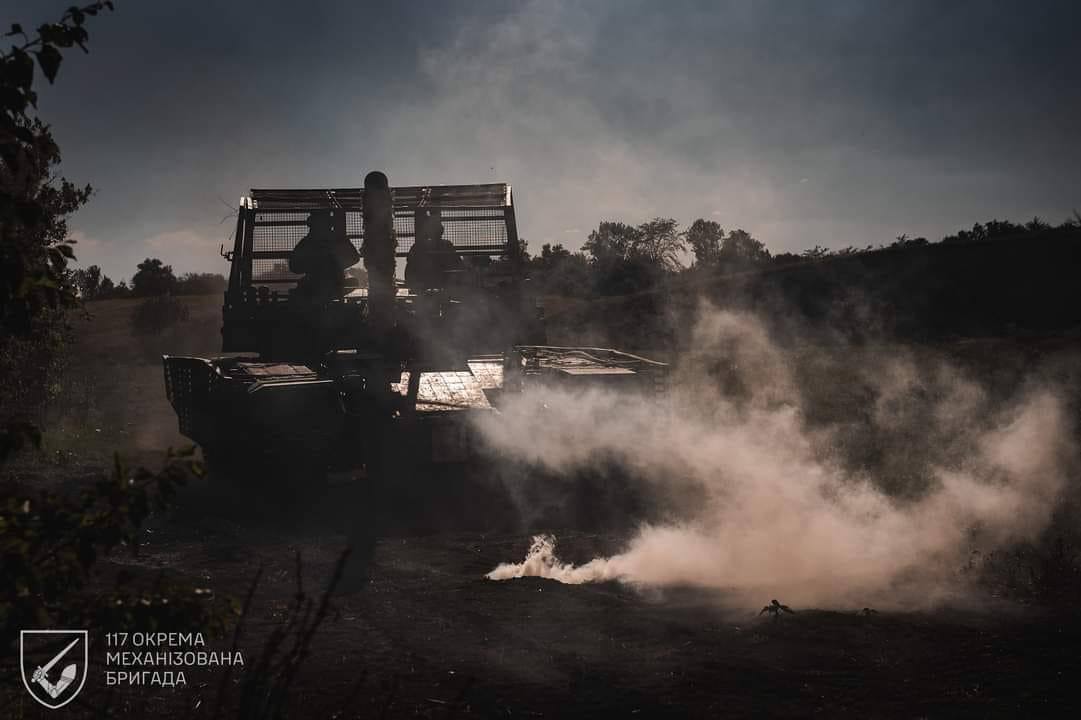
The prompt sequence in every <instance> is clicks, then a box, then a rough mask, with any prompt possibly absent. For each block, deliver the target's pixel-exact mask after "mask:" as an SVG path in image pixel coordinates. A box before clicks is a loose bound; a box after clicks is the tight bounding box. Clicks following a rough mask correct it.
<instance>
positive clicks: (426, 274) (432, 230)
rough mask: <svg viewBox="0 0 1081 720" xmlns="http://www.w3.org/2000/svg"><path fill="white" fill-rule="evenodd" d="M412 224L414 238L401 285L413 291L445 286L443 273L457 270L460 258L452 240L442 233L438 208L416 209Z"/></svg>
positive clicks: (460, 262)
mask: <svg viewBox="0 0 1081 720" xmlns="http://www.w3.org/2000/svg"><path fill="white" fill-rule="evenodd" d="M413 227H414V232H415V238H416V239H415V241H414V242H413V247H411V248H410V249H409V255H408V256H407V257H406V261H405V284H406V285H407V286H408V287H409V288H411V289H413V290H430V289H439V288H443V287H445V286H446V284H447V273H448V272H450V271H453V270H458V269H460V268H461V266H462V260H461V258H459V257H458V251H457V250H456V249H455V247H454V243H452V242H451V241H450V240H447V239H446V238H445V237H444V236H443V220H442V217H441V216H440V214H439V210H435V209H425V208H417V210H416V212H415V213H414V214H413Z"/></svg>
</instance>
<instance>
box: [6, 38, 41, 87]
mask: <svg viewBox="0 0 1081 720" xmlns="http://www.w3.org/2000/svg"><path fill="white" fill-rule="evenodd" d="M6 65H7V67H6V68H4V69H5V70H6V71H7V72H5V73H4V74H5V75H8V72H10V75H8V77H10V79H11V81H12V83H11V84H12V85H16V86H17V87H21V88H28V87H30V86H31V85H32V84H33V83H34V61H33V60H32V59H31V58H30V56H29V55H27V54H26V53H25V52H24V51H23V50H21V49H20V48H12V49H11V57H10V58H8V60H7V63H6ZM7 79H8V78H5V80H7Z"/></svg>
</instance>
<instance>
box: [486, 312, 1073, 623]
mask: <svg viewBox="0 0 1081 720" xmlns="http://www.w3.org/2000/svg"><path fill="white" fill-rule="evenodd" d="M826 346H828V347H829V349H828V350H827V349H824V348H825V347H826ZM690 349H691V351H690V352H689V353H686V354H685V357H686V358H687V359H686V360H683V361H681V362H680V363H679V365H678V366H677V367H676V368H674V380H675V386H674V390H673V393H672V397H671V398H670V400H668V401H667V402H659V401H658V400H657V399H655V398H648V397H636V396H620V395H617V394H613V393H609V392H590V393H587V394H581V393H577V394H575V393H568V392H561V391H558V390H553V389H546V390H543V391H540V390H538V391H535V392H527V393H525V394H524V395H522V396H521V397H520V398H516V399H514V400H513V401H512V402H510V403H508V405H507V406H506V407H505V408H504V412H503V413H502V414H501V416H500V417H499V418H498V419H496V420H494V421H488V422H485V423H484V424H483V426H482V432H483V434H484V436H485V437H486V439H487V441H488V442H489V443H490V444H491V445H492V446H493V447H494V448H496V449H497V450H499V451H500V452H502V453H503V454H505V455H506V456H508V457H512V458H515V459H517V460H519V461H527V462H531V463H536V464H538V465H540V466H541V467H543V468H544V469H545V470H547V471H553V472H558V473H566V474H571V473H574V472H576V471H579V470H582V469H587V468H589V467H590V466H592V465H595V464H597V463H602V462H611V461H616V462H618V463H619V464H620V465H621V466H623V467H625V468H627V469H628V470H629V471H632V472H633V474H635V475H636V476H640V477H644V478H645V479H646V482H647V483H648V484H649V485H650V487H651V489H652V490H653V491H655V492H659V493H660V494H661V495H663V494H664V493H666V492H669V493H672V494H679V493H685V492H687V490H686V488H687V487H688V484H689V485H690V486H692V487H694V488H695V489H696V490H695V492H696V495H695V499H694V500H693V502H692V503H690V504H692V505H694V507H695V509H694V510H693V511H690V512H681V513H678V514H671V516H668V517H662V518H659V519H656V518H655V519H651V520H649V521H648V522H644V523H643V524H642V525H641V526H640V527H638V529H637V531H636V533H634V534H633V536H632V537H631V539H630V540H629V542H628V543H627V544H626V546H625V547H624V548H623V549H622V550H621V551H620V552H618V553H616V554H614V555H612V556H610V557H599V558H595V559H593V560H592V561H590V562H587V563H585V564H581V565H574V564H569V563H563V562H561V561H560V560H559V558H558V557H557V555H556V548H555V543H556V540H555V538H554V537H552V536H549V535H539V536H537V537H535V538H534V542H533V545H532V547H531V548H530V550H529V552H528V555H527V557H526V558H525V560H524V561H523V562H520V563H505V564H502V565H500V566H499V567H497V568H495V569H494V570H493V571H491V572H490V573H489V574H488V576H487V577H489V578H490V579H493V580H505V579H510V578H516V577H522V576H539V577H545V578H551V579H554V580H558V581H561V582H564V583H586V582H603V581H611V580H616V581H620V582H624V583H628V584H632V585H637V586H646V587H665V586H697V587H702V588H709V589H715V590H718V591H722V594H723V595H724V596H725V597H729V598H732V601H733V602H737V603H738V602H743V601H746V602H748V603H752V604H753V603H754V602H756V601H757V602H758V604H761V601H762V598H770V597H779V598H781V599H782V601H783V602H787V603H790V604H799V605H802V606H805V607H806V606H817V607H857V608H858V607H863V606H867V605H872V604H873V605H877V606H879V607H927V606H932V605H936V604H942V603H947V602H954V601H956V600H959V599H960V598H962V597H964V596H965V590H964V585H963V582H962V580H961V578H960V573H959V569H960V568H961V567H962V566H963V565H964V564H965V562H966V559H967V558H969V557H970V553H971V552H972V551H973V550H974V549H977V548H978V549H980V550H981V551H984V552H986V551H987V550H991V549H994V548H998V547H1002V546H1004V545H1007V544H1009V543H1013V542H1018V541H1025V540H1032V539H1035V538H1036V537H1037V536H1038V535H1039V533H1040V532H1041V531H1042V530H1043V529H1044V528H1046V527H1047V525H1048V523H1049V522H1050V520H1051V516H1052V513H1053V511H1054V508H1055V506H1056V503H1057V501H1058V499H1059V497H1060V495H1061V494H1062V493H1063V492H1064V489H1065V487H1066V482H1067V478H1068V477H1069V476H1070V475H1071V473H1072V472H1073V471H1074V470H1075V469H1076V450H1075V447H1074V446H1073V442H1072V439H1071V438H1072V435H1071V428H1070V424H1071V423H1070V420H1069V413H1068V412H1067V408H1066V406H1065V401H1064V400H1063V399H1062V394H1061V392H1057V391H1056V389H1055V388H1054V387H1050V386H1048V385H1047V384H1046V383H1036V382H1032V383H1021V384H1020V385H1019V386H1018V387H1016V388H1013V389H1012V390H1011V391H1010V392H1009V393H1007V394H1006V396H998V397H996V396H995V394H994V393H992V392H991V391H989V390H986V389H984V388H983V387H981V386H980V385H979V384H978V383H977V382H975V381H973V380H971V379H968V378H966V377H965V374H964V373H963V372H962V371H961V370H959V369H957V368H956V367H953V366H952V365H950V364H949V363H946V362H945V361H942V360H940V359H936V360H934V361H933V362H928V361H927V360H925V359H920V358H919V357H917V355H916V354H915V353H914V352H910V351H908V350H906V349H904V348H898V347H889V348H878V349H875V348H871V349H868V348H866V347H840V348H838V346H837V344H836V343H834V342H831V343H823V344H820V345H819V346H815V345H814V344H813V343H808V342H803V341H801V342H787V343H786V344H784V346H783V347H782V345H781V344H780V343H779V342H777V341H775V340H774V339H773V337H772V336H771V333H770V331H768V330H767V329H766V328H765V327H764V326H763V325H762V324H760V323H759V322H758V321H757V320H756V319H755V318H754V317H752V316H749V315H745V314H735V313H730V312H721V311H716V310H712V309H707V310H704V311H702V312H701V313H700V318H699V320H698V322H697V325H696V327H695V330H694V332H693V339H692V342H691V343H690ZM827 355H828V357H826V356H827ZM838 367H843V368H847V371H848V374H847V375H846V376H845V377H844V378H839V377H837V368H838ZM811 398H813V402H812V399H811ZM831 401H832V405H831ZM812 406H814V407H812ZM823 406H824V407H827V408H830V407H832V408H833V411H832V412H826V413H825V414H824V415H823V411H822V410H821V407H823Z"/></svg>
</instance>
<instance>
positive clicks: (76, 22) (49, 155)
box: [0, 2, 112, 335]
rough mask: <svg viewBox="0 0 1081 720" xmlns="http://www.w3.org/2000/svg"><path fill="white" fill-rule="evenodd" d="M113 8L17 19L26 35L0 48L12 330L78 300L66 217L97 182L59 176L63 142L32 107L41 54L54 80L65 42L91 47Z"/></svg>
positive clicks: (3, 230)
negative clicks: (40, 20)
mask: <svg viewBox="0 0 1081 720" xmlns="http://www.w3.org/2000/svg"><path fill="white" fill-rule="evenodd" d="M106 9H112V3H110V2H97V3H92V4H90V5H87V6H85V7H82V8H78V7H72V8H69V9H68V10H67V12H65V13H64V15H63V17H62V18H61V19H60V21H59V22H56V23H45V24H43V25H41V26H40V27H39V28H38V29H37V32H36V34H35V35H34V36H32V37H31V36H28V35H27V34H26V33H25V32H24V31H23V29H22V27H21V26H19V25H18V24H15V25H12V26H11V30H10V32H8V33H7V35H8V37H15V38H19V39H21V40H22V42H21V44H16V45H13V46H12V47H11V49H10V50H9V51H8V52H7V53H4V54H3V55H2V56H0V329H2V330H3V332H4V333H6V334H21V335H27V334H29V333H31V332H33V330H34V325H35V320H36V319H38V318H39V317H40V316H41V314H42V313H43V312H45V311H46V310H48V309H57V308H64V307H70V306H72V305H73V304H74V303H75V293H74V292H73V288H72V287H71V285H70V283H68V282H67V276H66V272H65V271H66V268H67V264H68V261H70V260H72V259H73V258H74V257H75V252H74V249H73V247H72V245H73V243H72V241H71V240H70V239H69V238H68V232H67V217H68V216H69V215H70V214H71V213H72V212H74V211H75V210H77V209H78V208H79V207H81V206H82V205H83V204H84V203H85V202H86V201H87V199H88V198H89V197H90V192H91V190H90V187H89V186H86V187H82V188H79V187H76V186H75V185H74V184H73V183H71V182H69V181H68V180H66V179H64V178H62V177H60V178H57V177H56V174H55V168H56V166H57V165H58V164H59V163H60V148H59V147H58V146H57V144H56V141H55V140H54V139H53V136H52V133H51V132H50V130H49V127H48V126H47V125H45V124H44V123H43V122H41V120H40V119H38V118H37V117H35V116H34V115H33V112H34V110H35V109H36V106H37V93H36V92H35V91H34V89H33V85H34V77H35V74H36V72H35V63H34V60H35V59H36V60H37V68H40V70H41V72H42V73H43V74H44V75H45V78H46V79H47V80H48V81H49V82H50V83H52V82H53V81H54V80H55V79H56V74H57V71H58V69H59V67H60V63H61V61H62V60H63V53H62V50H67V49H70V48H71V47H73V46H78V47H79V48H81V49H82V50H83V51H84V52H86V45H85V42H86V40H87V32H86V29H85V27H84V24H85V22H86V19H87V17H88V16H92V15H96V14H98V13H99V12H101V11H103V10H106Z"/></svg>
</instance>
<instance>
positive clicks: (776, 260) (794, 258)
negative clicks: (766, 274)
mask: <svg viewBox="0 0 1081 720" xmlns="http://www.w3.org/2000/svg"><path fill="white" fill-rule="evenodd" d="M805 259H806V258H804V257H803V256H802V255H796V254H795V253H790V252H785V253H779V254H777V255H774V256H773V264H774V265H792V264H794V263H798V262H803V261H804V260H805Z"/></svg>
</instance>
